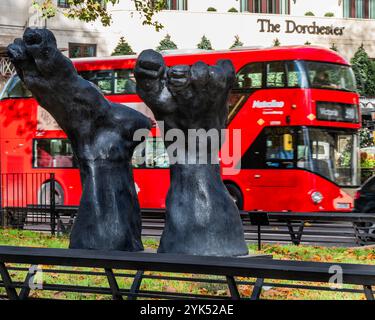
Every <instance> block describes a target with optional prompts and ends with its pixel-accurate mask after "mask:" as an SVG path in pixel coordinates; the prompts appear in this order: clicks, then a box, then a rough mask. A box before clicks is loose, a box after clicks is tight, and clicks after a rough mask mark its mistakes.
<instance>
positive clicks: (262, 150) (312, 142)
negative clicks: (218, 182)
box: [241, 127, 360, 187]
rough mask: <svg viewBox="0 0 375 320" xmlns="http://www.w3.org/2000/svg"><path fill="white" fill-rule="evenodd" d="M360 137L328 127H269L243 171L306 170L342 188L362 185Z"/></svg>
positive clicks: (243, 163) (248, 155) (249, 153)
mask: <svg viewBox="0 0 375 320" xmlns="http://www.w3.org/2000/svg"><path fill="white" fill-rule="evenodd" d="M358 150H359V149H358V134H357V133H356V131H355V130H351V129H332V128H327V127H266V128H264V130H263V131H262V132H261V134H260V135H259V136H258V137H257V139H256V140H255V142H254V143H253V144H252V145H251V146H250V148H249V149H248V150H247V151H246V153H245V154H244V156H243V158H242V159H241V167H242V169H303V170H307V171H310V172H313V173H316V174H318V175H320V176H322V177H324V178H326V179H328V180H330V181H332V182H334V183H336V184H337V185H339V186H341V187H354V186H359V185H360V171H359V155H358Z"/></svg>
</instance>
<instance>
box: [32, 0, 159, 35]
mask: <svg viewBox="0 0 375 320" xmlns="http://www.w3.org/2000/svg"><path fill="white" fill-rule="evenodd" d="M122 1H132V2H133V3H134V6H135V9H136V11H138V12H139V14H140V16H141V17H142V18H143V22H142V24H143V25H150V26H153V27H155V29H156V30H157V31H159V30H160V29H162V28H163V26H162V25H161V24H160V23H159V22H157V21H154V20H153V18H154V15H155V13H157V12H159V11H160V10H162V9H164V8H165V5H166V0H122ZM119 2H120V0H68V4H69V7H68V8H57V7H56V3H55V1H53V0H42V1H40V0H33V7H34V8H36V9H37V10H39V11H40V12H41V13H42V16H43V17H44V18H47V19H49V18H52V17H54V16H56V14H57V13H58V12H59V11H60V12H62V13H63V14H64V15H65V16H66V17H68V18H71V19H79V20H81V21H84V22H94V21H97V20H99V21H100V22H101V23H102V25H103V26H109V25H111V23H112V16H111V14H110V12H109V11H108V8H107V5H108V4H110V5H116V4H118V3H119Z"/></svg>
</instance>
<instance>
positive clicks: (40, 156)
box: [33, 139, 77, 168]
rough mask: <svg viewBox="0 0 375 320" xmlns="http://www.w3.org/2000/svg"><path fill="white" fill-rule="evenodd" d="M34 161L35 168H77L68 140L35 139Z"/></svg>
mask: <svg viewBox="0 0 375 320" xmlns="http://www.w3.org/2000/svg"><path fill="white" fill-rule="evenodd" d="M33 159H34V160H33V167H34V168H77V163H76V161H75V159H74V154H73V150H72V146H71V144H70V141H69V140H67V139H35V140H34V147H33Z"/></svg>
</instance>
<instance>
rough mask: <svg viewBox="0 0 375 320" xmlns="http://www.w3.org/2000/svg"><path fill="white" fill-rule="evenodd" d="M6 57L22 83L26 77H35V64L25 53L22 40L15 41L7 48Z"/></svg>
mask: <svg viewBox="0 0 375 320" xmlns="http://www.w3.org/2000/svg"><path fill="white" fill-rule="evenodd" d="M7 55H8V57H9V59H10V61H11V62H12V63H13V65H14V67H15V69H16V72H17V74H18V76H19V77H20V79H21V80H22V81H25V78H26V77H27V75H30V76H35V74H36V73H37V70H36V66H35V62H34V60H33V59H32V57H31V56H30V55H29V54H28V53H27V50H26V46H25V43H24V41H23V40H22V39H20V38H17V39H15V40H14V42H13V43H12V44H10V45H9V46H8V47H7Z"/></svg>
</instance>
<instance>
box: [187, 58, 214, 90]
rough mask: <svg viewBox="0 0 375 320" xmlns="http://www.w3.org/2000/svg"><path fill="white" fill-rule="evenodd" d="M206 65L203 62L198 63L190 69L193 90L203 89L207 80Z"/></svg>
mask: <svg viewBox="0 0 375 320" xmlns="http://www.w3.org/2000/svg"><path fill="white" fill-rule="evenodd" d="M209 77H210V76H209V69H208V65H207V64H205V63H204V62H201V61H198V62H197V63H195V64H194V65H193V66H192V67H191V82H192V84H193V86H194V87H195V89H197V90H201V89H202V88H204V87H205V86H206V85H207V83H208V80H209Z"/></svg>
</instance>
